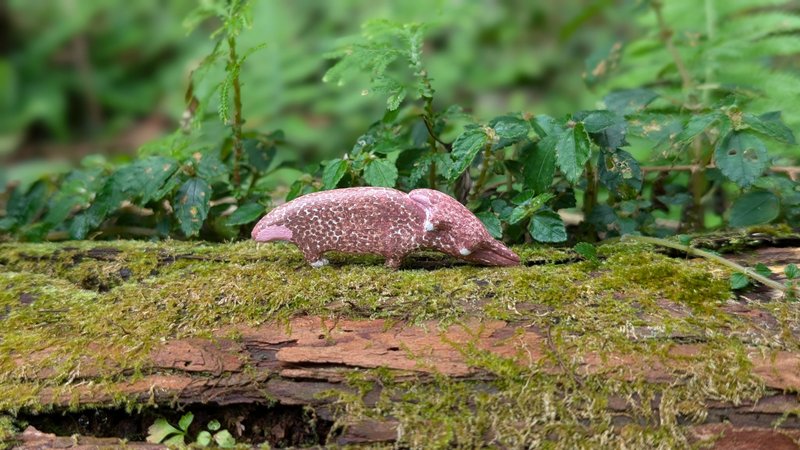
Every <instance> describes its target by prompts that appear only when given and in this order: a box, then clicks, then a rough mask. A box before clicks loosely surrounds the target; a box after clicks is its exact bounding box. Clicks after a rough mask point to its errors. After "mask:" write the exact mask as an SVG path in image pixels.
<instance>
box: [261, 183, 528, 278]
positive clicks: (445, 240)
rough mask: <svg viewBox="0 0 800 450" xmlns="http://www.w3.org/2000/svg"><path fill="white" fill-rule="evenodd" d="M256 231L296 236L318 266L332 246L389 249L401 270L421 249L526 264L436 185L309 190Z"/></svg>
mask: <svg viewBox="0 0 800 450" xmlns="http://www.w3.org/2000/svg"><path fill="white" fill-rule="evenodd" d="M252 236H253V239H255V240H256V241H259V242H270V241H289V242H292V243H294V244H295V245H297V246H298V247H299V248H300V251H302V252H303V256H304V257H305V259H306V261H308V262H309V263H310V264H311V266H313V267H322V266H324V265H325V264H327V263H328V260H327V259H325V258H324V257H323V255H324V253H325V252H327V251H330V250H334V251H339V252H344V253H372V254H377V255H382V256H383V257H384V258H386V265H387V266H388V267H391V268H394V269H397V268H398V267H400V264H401V263H402V261H403V258H405V257H406V256H407V255H408V254H409V253H411V252H413V251H415V250H420V249H432V250H438V251H440V252H443V253H446V254H448V255H451V256H455V257H457V258H460V259H464V260H467V261H471V262H475V263H478V264H483V265H490V266H513V265H517V264H519V256H517V255H516V254H515V253H514V252H513V251H511V250H510V249H509V248H508V247H506V246H505V245H503V244H502V243H500V242H499V241H497V240H495V239H494V238H492V236H491V235H490V234H489V232H488V231H487V230H486V227H484V226H483V223H481V221H480V220H478V218H477V217H475V215H474V214H472V212H470V211H469V210H468V209H467V208H465V207H464V206H463V205H462V204H461V203H459V202H458V201H457V200H456V199H454V198H453V197H450V196H449V195H447V194H443V193H441V192H439V191H435V190H432V189H417V190H414V191H411V192H409V193H408V194H406V193H404V192H401V191H398V190H396V189H390V188H377V187H358V188H345V189H334V190H330V191H322V192H315V193H312V194H307V195H304V196H302V197H299V198H296V199H294V200H292V201H290V202H288V203H285V204H283V205H280V206H278V207H277V208H275V209H273V210H272V211H270V212H269V213H268V214H267V215H266V216H264V217H263V218H262V219H261V220H260V221H259V222H258V224H256V226H255V228H253V233H252Z"/></svg>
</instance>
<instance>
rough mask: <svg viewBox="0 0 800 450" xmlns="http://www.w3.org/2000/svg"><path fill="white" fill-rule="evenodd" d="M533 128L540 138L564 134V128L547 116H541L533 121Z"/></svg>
mask: <svg viewBox="0 0 800 450" xmlns="http://www.w3.org/2000/svg"><path fill="white" fill-rule="evenodd" d="M531 126H532V127H533V130H534V131H535V132H536V134H538V135H539V137H545V136H551V135H558V134H561V133H563V132H564V127H563V126H561V124H560V123H559V122H558V121H557V120H556V119H554V118H552V117H550V116H548V115H547V114H539V115H537V116H535V117H534V118H533V120H531Z"/></svg>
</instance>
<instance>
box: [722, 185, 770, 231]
mask: <svg viewBox="0 0 800 450" xmlns="http://www.w3.org/2000/svg"><path fill="white" fill-rule="evenodd" d="M780 212H781V207H780V200H779V199H778V197H777V196H775V194H773V193H772V192H767V191H752V192H748V193H746V194H743V195H742V196H740V197H739V198H737V199H736V201H734V202H733V206H731V215H730V219H729V223H730V225H731V226H732V227H747V226H751V225H759V224H762V223H769V222H772V221H773V220H775V219H776V218H777V217H778V215H779V214H780Z"/></svg>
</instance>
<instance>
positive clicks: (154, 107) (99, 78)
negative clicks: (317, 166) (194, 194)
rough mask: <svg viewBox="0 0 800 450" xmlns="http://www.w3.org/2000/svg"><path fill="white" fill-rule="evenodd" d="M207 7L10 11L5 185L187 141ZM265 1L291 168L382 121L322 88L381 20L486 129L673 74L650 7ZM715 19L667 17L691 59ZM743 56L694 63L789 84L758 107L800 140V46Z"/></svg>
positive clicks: (273, 105)
mask: <svg viewBox="0 0 800 450" xmlns="http://www.w3.org/2000/svg"><path fill="white" fill-rule="evenodd" d="M197 3H198V1H197V0H170V1H168V2H165V1H160V0H5V1H3V2H0V160H1V161H2V170H0V182H2V183H3V184H5V183H7V182H8V181H10V180H13V179H21V180H26V179H34V178H36V177H37V176H38V175H39V174H41V173H44V172H54V171H59V170H64V169H66V168H68V167H69V166H70V165H73V164H75V163H76V162H77V161H79V160H80V159H81V158H83V157H84V156H86V155H89V154H103V155H106V157H107V158H110V159H112V160H114V159H121V160H124V159H125V158H130V157H131V156H133V155H135V152H136V149H137V148H138V147H139V146H141V145H142V144H143V143H145V142H147V141H149V140H152V139H154V138H156V137H158V136H161V135H163V134H165V133H168V132H171V131H173V130H174V129H175V128H176V127H178V126H179V123H180V118H181V114H182V113H183V111H184V109H185V103H184V93H185V90H186V87H187V85H188V80H189V75H190V73H191V70H192V69H193V68H194V67H196V66H197V64H198V62H199V61H200V60H201V58H202V57H203V56H205V55H206V54H208V53H209V51H210V50H211V47H212V45H213V42H212V41H211V40H210V39H209V31H210V30H211V29H213V27H214V24H205V25H203V26H201V27H200V28H199V29H196V30H194V31H193V32H191V33H187V28H186V27H185V26H184V20H185V18H186V16H187V14H188V13H189V12H190V11H191V10H192V9H194V8H195V7H196V6H197ZM254 3H255V4H254V10H253V12H254V14H253V23H252V26H251V27H250V28H249V29H248V30H247V31H245V32H244V34H243V35H242V36H241V37H240V39H239V45H240V46H241V47H242V48H248V47H251V46H255V45H258V44H261V43H265V44H266V47H265V48H264V49H262V50H260V51H259V52H257V53H255V54H254V55H253V56H252V57H250V59H249V60H248V62H247V64H246V65H245V67H244V68H243V71H242V75H241V76H242V81H243V83H244V88H243V90H244V98H243V103H244V116H245V118H246V120H247V123H246V128H248V129H258V130H263V131H265V132H267V131H270V130H275V129H282V130H284V131H285V133H286V136H287V137H288V139H289V141H290V146H288V147H287V148H286V150H284V151H287V152H292V155H291V156H287V155H284V156H283V157H284V158H302V159H303V160H304V162H305V161H315V160H321V159H324V158H328V157H331V156H332V155H336V154H342V153H344V152H346V151H347V150H348V149H349V148H351V147H352V143H353V142H354V140H355V139H356V138H357V136H359V135H360V134H361V133H362V132H363V131H364V130H365V129H366V128H367V127H368V126H369V124H370V123H371V122H373V121H375V120H376V119H378V118H380V117H381V115H382V113H383V111H384V108H385V98H384V97H383V96H381V95H362V94H363V90H364V88H365V86H367V78H366V76H365V77H364V78H363V79H362V80H359V79H354V80H350V81H349V82H348V83H347V84H345V85H343V86H337V85H331V84H326V83H323V82H322V76H323V74H324V73H325V71H326V70H327V69H328V68H329V67H330V66H332V65H333V61H332V60H330V59H328V58H326V54H327V53H329V52H330V51H331V50H333V49H335V48H336V47H337V46H338V45H340V44H341V42H342V40H343V39H346V38H347V36H351V35H354V34H357V33H359V29H360V26H361V24H362V23H363V22H365V21H366V20H369V19H374V18H387V19H391V20H395V21H398V22H425V23H427V24H429V25H430V29H429V31H428V33H427V38H426V47H425V64H426V66H427V67H428V69H429V72H430V74H431V76H432V77H433V79H434V88H435V89H436V92H437V94H436V103H437V104H438V105H441V106H442V107H447V106H449V105H451V104H459V105H462V106H463V107H464V108H465V109H466V110H467V111H469V112H471V113H473V114H474V115H475V116H476V117H477V118H479V119H488V118H491V117H493V116H494V115H497V114H500V113H504V112H507V111H526V112H531V113H541V112H546V113H548V114H550V115H554V116H558V115H560V114H565V113H568V112H573V111H576V110H579V109H582V108H593V107H596V106H598V102H599V100H600V99H601V98H602V96H603V95H604V94H606V93H608V92H609V91H610V90H611V89H613V88H615V87H626V86H628V87H636V86H640V85H641V83H642V81H647V80H654V79H657V78H658V77H657V73H658V71H659V70H664V67H665V65H667V64H669V63H668V60H669V58H668V57H667V55H666V54H664V53H663V52H660V53H659V52H656V53H652V52H648V42H649V41H648V39H647V36H650V41H653V42H655V41H657V39H658V36H657V33H656V32H655V31H654V30H655V19H654V18H653V17H652V14H648V8H647V7H646V6H642V5H641V4H640V3H642V2H637V1H612V0H559V1H530V0H528V1H526V0H516V1H515V0H509V1H498V0H494V1H493V0H403V1H386V0H385V1H363V0H336V1H316V0H292V1H289V0H254ZM708 3H709V0H706V2H705V6H706V7H707V6H708ZM713 3H714V5H713V6H714V8H715V9H714V14H715V17H714V19H715V22H716V23H718V24H719V25H715V26H717V27H723V28H724V26H726V25H724V24H726V23H729V22H731V21H733V23H734V24H735V23H736V21H737V20H740V21H741V20H742V19H746V18H747V17H746V12H747V11H748V8H750V9H749V10H750V11H755V12H760V13H763V12H764V11H763V9H764V8H767V9H769V10H770V11H774V12H775V14H786V13H797V12H798V10H799V9H800V5H798V2H791V1H789V2H787V1H768V0H765V1H762V2H753V1H749V2H748V1H743V0H734V1H731V2H722V1H720V0H716V1H715V2H713ZM703 7H704V3H703V2H702V1H697V0H669V1H667V2H666V3H665V14H666V16H667V19H668V21H670V22H671V23H672V24H673V26H675V27H676V39H678V40H680V41H682V43H683V44H686V43H687V42H688V44H689V45H688V47H689V48H691V39H692V36H693V33H694V35H697V34H698V32H699V31H698V30H703V29H705V28H704V27H707V26H708V22H707V19H708V18H707V17H706V16H704V14H703V11H704V9H703ZM727 10H730V11H737V12H736V14H737V16H735V17H726V15H725V14H726V11H727ZM741 11H745V16H744V17H742V14H743V13H742V12H741ZM787 20H789V19H788V18H787ZM745 25H746V26H749V27H750V28H748V29H747V30H750V29H751V28H753V27H758V23H757V22H756V23H752V24H749V25H748V24H745ZM755 29H756V30H757V28H755ZM750 31H752V30H750ZM765 31H767V30H765ZM723 32H724V29H722V28H720V29H719V31H718V33H719V34H721V33H723ZM787 38H789V39H797V36H796V35H794V36H791V35H789V36H787ZM633 40H636V44H635V45H634V46H633V48H631V47H625V54H624V58H623V60H622V63H621V67H620V74H619V75H618V76H616V77H615V78H613V79H612V80H610V81H607V82H604V83H597V84H594V85H592V83H588V84H587V83H586V81H585V80H584V77H583V75H584V73H585V72H586V68H587V62H586V61H587V59H588V60H590V61H591V59H592V58H593V55H598V54H607V51H608V49H609V48H610V47H611V46H612V45H614V44H615V43H617V42H619V43H626V42H629V41H633ZM729 40H730V39H729ZM736 45H737V44H736V42H732V43H730V48H729V49H728V50H727V51H726V50H725V48H726V47H724V46H723V47H722V48H721V49H720V48H719V47H715V48H716V50H715V51H716V52H717V53H715V54H713V55H710V54H707V53H699V54H694V55H693V54H685V55H684V56H685V57H686V58H687V60H688V62H689V63H690V64H692V63H693V62H694V63H696V60H697V58H713V59H714V61H715V65H714V66H713V67H711V66H709V67H708V68H707V69H706V70H712V71H715V72H716V74H717V75H716V76H717V78H719V79H721V78H724V77H726V76H729V77H731V82H735V81H736V77H737V70H741V71H742V72H743V76H744V75H748V76H752V70H753V65H757V66H758V67H759V68H761V69H759V70H762V69H763V70H764V71H765V73H766V72H769V73H770V74H771V75H775V74H776V73H777V74H779V75H780V76H781V77H783V78H781V79H782V80H785V82H783V83H781V86H780V87H781V90H780V91H777V92H773V91H774V90H775V89H776V88H777V86H774V85H769V84H767V83H765V85H761V86H753V89H755V90H758V91H760V92H762V93H764V94H765V95H764V98H763V99H762V100H759V101H761V102H762V103H763V105H760V107H759V108H758V109H761V110H763V111H769V110H773V109H779V110H784V111H786V112H785V113H784V116H785V118H786V120H787V122H788V123H789V125H790V126H791V127H792V128H793V129H794V130H795V132H797V125H798V123H799V122H800V117H798V114H797V113H792V112H791V111H788V110H787V108H788V109H791V107H792V106H793V105H796V103H797V101H798V100H800V82H798V73H800V63H799V62H798V61H800V58H798V54H797V52H796V50H797V49H795V53H792V51H791V49H792V48H794V47H797V45H795V46H794V47H791V46H787V51H786V52H784V53H785V54H780V55H777V56H776V55H774V54H770V55H768V57H767V56H764V57H762V58H759V57H757V56H756V57H751V60H748V61H744V62H743V61H741V56H737V55H736V52H735V51H731V50H732V49H734V48H735V46H736ZM787 45H788V44H787ZM652 46H653V45H652V42H651V47H652ZM726 58H728V59H729V60H730V61H731V62H730V63H729V64H726ZM737 58H738V59H737ZM693 60H694V61H693ZM744 63H746V64H744ZM737 64H738V65H737ZM748 64H749V66H748ZM694 66H696V64H693V67H694ZM748 71H749V72H748ZM745 72H747V73H745ZM208 78H209V79H219V78H218V77H215V76H210V77H208ZM590 78H591V77H590ZM589 81H592V80H591V79H590V80H589ZM723 81H724V80H722V79H721V82H723ZM794 109H795V110H798V111H800V108H796V106H795V107H794ZM779 151H781V152H783V154H786V155H789V156H791V152H792V151H791V150H786V149H779ZM298 155H300V156H298Z"/></svg>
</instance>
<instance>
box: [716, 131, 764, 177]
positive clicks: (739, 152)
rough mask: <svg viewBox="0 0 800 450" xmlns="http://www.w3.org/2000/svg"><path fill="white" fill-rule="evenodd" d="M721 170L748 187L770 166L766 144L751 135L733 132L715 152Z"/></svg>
mask: <svg viewBox="0 0 800 450" xmlns="http://www.w3.org/2000/svg"><path fill="white" fill-rule="evenodd" d="M714 160H715V161H716V164H717V167H718V168H719V170H720V171H721V172H722V173H723V174H724V175H725V176H726V177H728V179H730V180H731V181H733V182H734V183H736V184H737V185H739V186H740V187H747V186H750V185H751V184H753V182H754V181H755V180H756V179H757V178H758V177H759V176H761V174H762V173H764V170H765V169H766V168H767V167H768V166H769V155H768V154H767V148H766V147H765V146H764V143H763V142H762V141H761V139H759V138H758V137H756V136H754V135H753V134H751V133H747V132H741V131H731V132H730V133H728V134H727V135H725V137H724V138H723V139H722V140H721V142H720V144H719V145H718V146H717V148H716V150H715V151H714Z"/></svg>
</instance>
